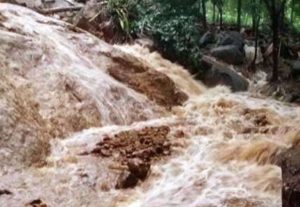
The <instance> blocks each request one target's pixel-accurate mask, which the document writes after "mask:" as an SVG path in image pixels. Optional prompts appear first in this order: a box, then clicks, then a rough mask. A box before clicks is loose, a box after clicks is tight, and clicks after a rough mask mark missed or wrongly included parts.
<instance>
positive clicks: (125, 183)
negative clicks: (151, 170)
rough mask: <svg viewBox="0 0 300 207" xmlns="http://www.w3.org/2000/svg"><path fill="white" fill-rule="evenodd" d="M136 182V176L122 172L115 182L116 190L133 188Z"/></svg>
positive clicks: (137, 180)
mask: <svg viewBox="0 0 300 207" xmlns="http://www.w3.org/2000/svg"><path fill="white" fill-rule="evenodd" d="M138 182H139V179H138V177H137V176H136V175H134V174H133V173H131V172H128V171H124V172H122V173H121V174H120V176H119V178H118V180H117V184H116V188H117V189H121V188H133V187H135V186H136V185H137V184H138Z"/></svg>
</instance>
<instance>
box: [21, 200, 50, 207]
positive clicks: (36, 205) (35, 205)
mask: <svg viewBox="0 0 300 207" xmlns="http://www.w3.org/2000/svg"><path fill="white" fill-rule="evenodd" d="M25 207H48V206H47V204H45V203H44V202H43V201H42V200H41V199H36V200H33V201H31V202H30V203H28V204H26V205H25Z"/></svg>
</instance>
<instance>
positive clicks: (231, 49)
mask: <svg viewBox="0 0 300 207" xmlns="http://www.w3.org/2000/svg"><path fill="white" fill-rule="evenodd" d="M211 54H212V56H214V57H216V58H218V59H220V60H222V61H224V62H226V63H228V64H232V65H239V64H242V63H243V61H244V55H243V53H242V52H241V51H240V49H239V48H238V47H237V46H235V45H225V46H219V47H216V48H214V49H212V50H211Z"/></svg>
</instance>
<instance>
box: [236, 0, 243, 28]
mask: <svg viewBox="0 0 300 207" xmlns="http://www.w3.org/2000/svg"><path fill="white" fill-rule="evenodd" d="M241 12H242V0H238V4H237V29H238V30H239V31H240V30H241Z"/></svg>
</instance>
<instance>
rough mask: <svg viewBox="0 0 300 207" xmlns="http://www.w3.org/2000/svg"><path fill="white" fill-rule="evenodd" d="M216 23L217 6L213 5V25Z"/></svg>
mask: <svg viewBox="0 0 300 207" xmlns="http://www.w3.org/2000/svg"><path fill="white" fill-rule="evenodd" d="M215 22H216V4H213V24H215Z"/></svg>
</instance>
